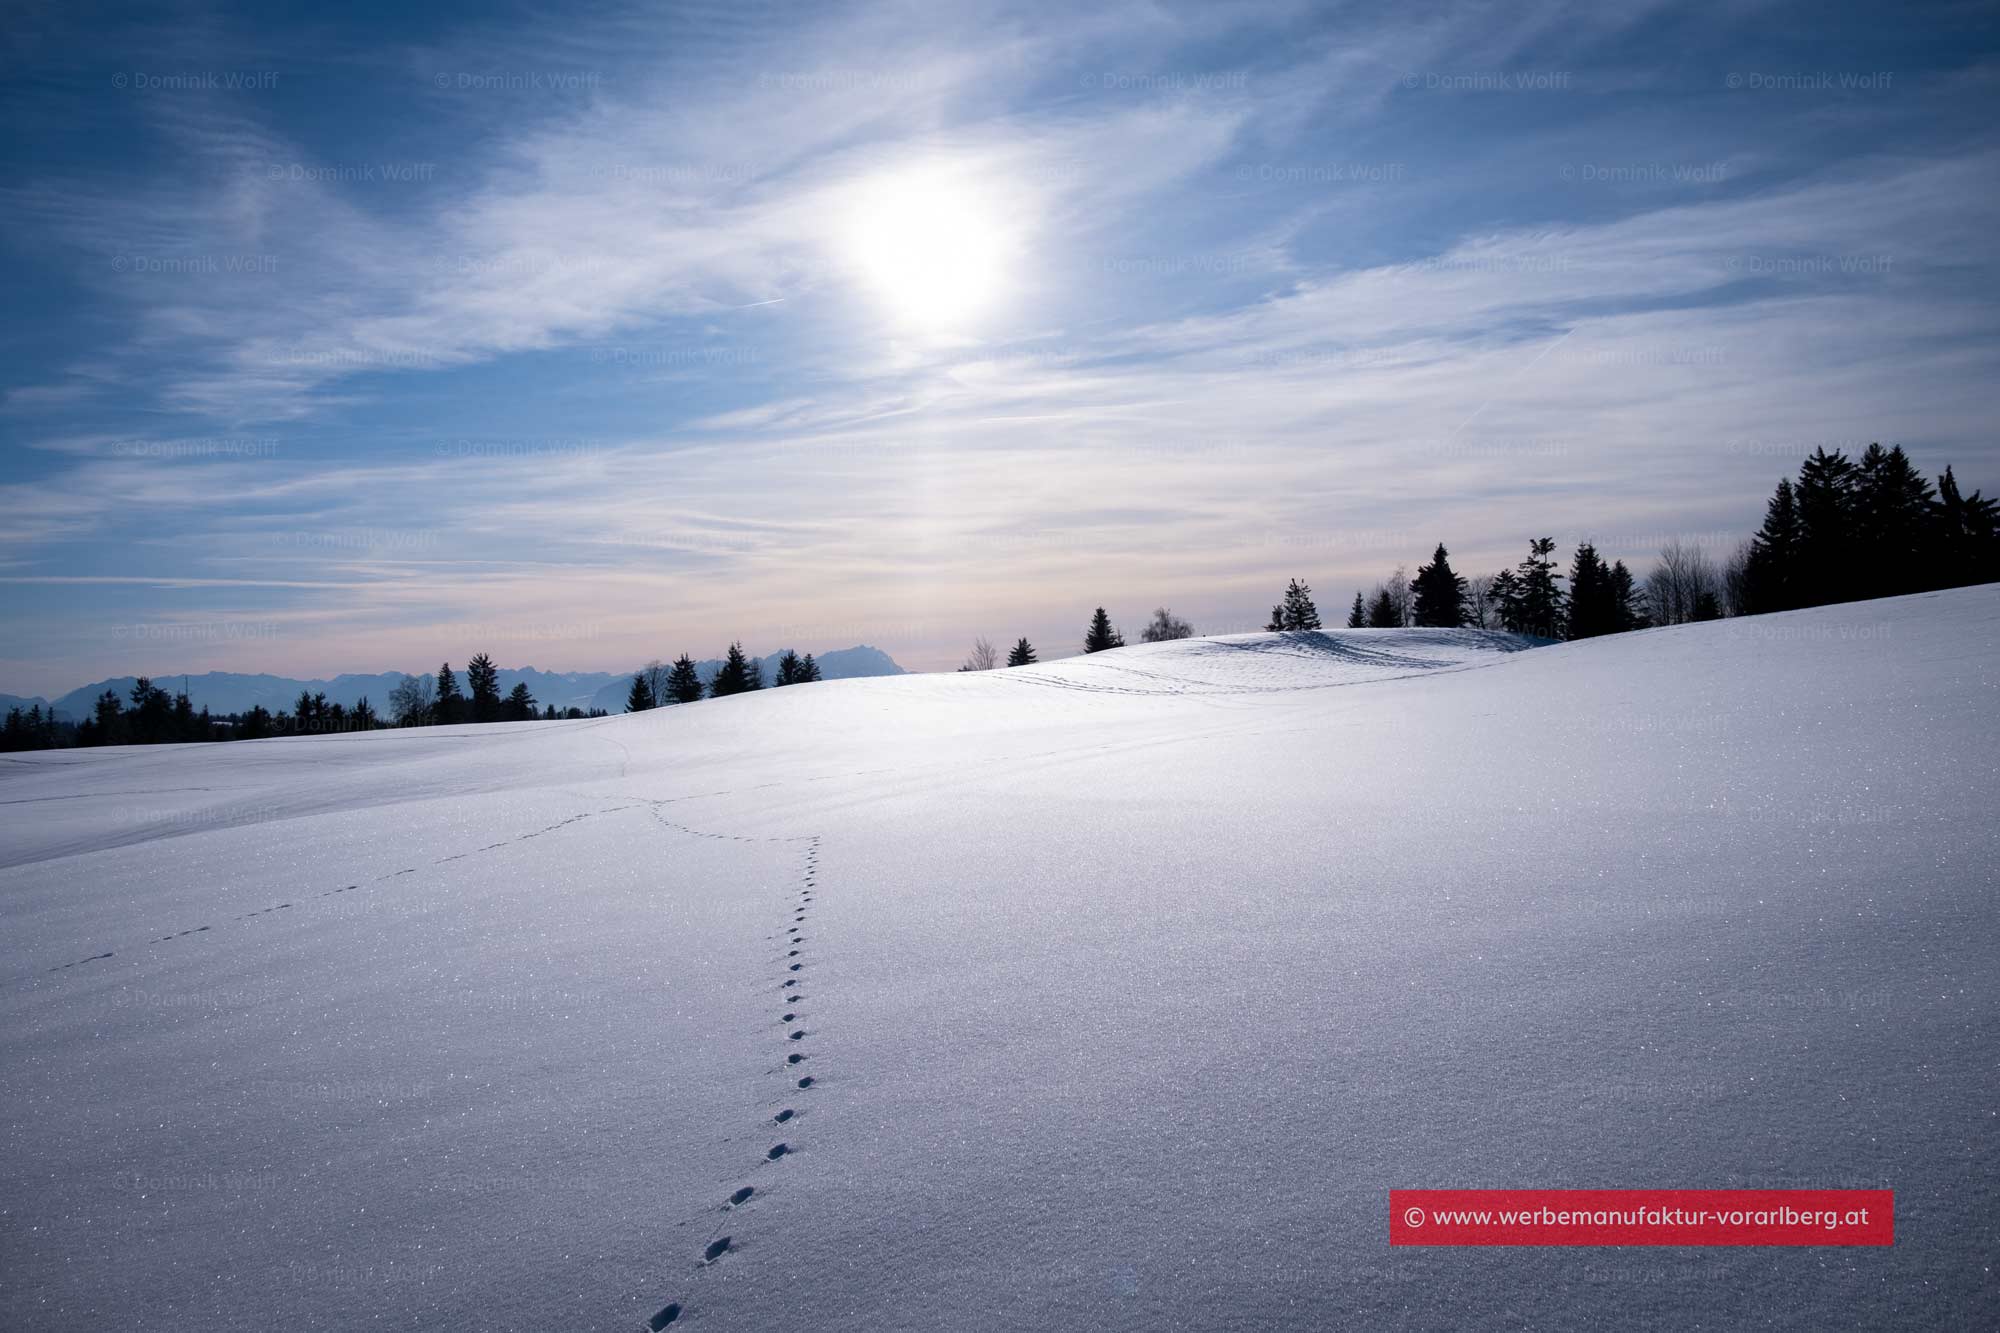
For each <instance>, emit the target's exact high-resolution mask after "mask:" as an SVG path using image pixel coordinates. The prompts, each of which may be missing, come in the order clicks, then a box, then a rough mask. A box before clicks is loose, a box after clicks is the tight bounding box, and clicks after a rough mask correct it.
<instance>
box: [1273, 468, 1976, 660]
mask: <svg viewBox="0 0 2000 1333" xmlns="http://www.w3.org/2000/svg"><path fill="white" fill-rule="evenodd" d="M1995 581H2000V500H1995V499H1992V498H1988V497H1986V496H1983V495H1981V494H1980V493H1979V492H1977V491H1974V492H1973V493H1972V494H1971V495H1966V494H1964V493H1963V492H1961V490H1960V489H1959V485H1958V480H1957V478H1956V477H1954V476H1953V475H1952V471H1951V469H1950V468H1948V467H1947V468H1946V469H1945V470H1944V472H1943V474H1942V475H1940V476H1939V477H1938V479H1937V484H1936V486H1935V487H1933V486H1932V484H1931V483H1930V482H1928V481H1926V480H1925V479H1924V477H1923V475H1922V474H1921V473H1919V472H1918V471H1917V470H1916V468H1915V467H1914V466H1913V465H1912V464H1911V462H1910V460H1909V457H1908V456H1907V455H1906V454H1905V453H1904V452H1903V450H1902V448H1901V446H1896V447H1892V448H1889V449H1884V448H1883V447H1882V446H1881V445H1879V444H1871V445H1869V446H1868V448H1867V450H1866V451H1865V452H1863V454H1862V455H1861V458H1860V460H1859V461H1858V462H1856V461H1853V460H1850V459H1849V458H1847V457H1846V455H1844V454H1842V453H1838V452H1835V453H1828V452H1827V451H1826V450H1824V449H1820V450H1817V451H1815V452H1814V453H1813V455H1812V456H1811V457H1810V458H1808V459H1806V461H1805V463H1804V465H1803V466H1802V467H1801V468H1800V469H1799V476H1798V480H1797V481H1793V480H1791V479H1790V478H1786V479H1785V480H1783V481H1780V482H1779V483H1778V488H1777V491H1776V493H1775V494H1774V495H1773V496H1772V497H1771V500H1770V503H1769V504H1768V506H1766V509H1765V515H1764V524H1763V527H1762V528H1761V529H1759V531H1758V532H1757V534H1756V536H1754V537H1753V538H1751V539H1750V540H1748V541H1746V542H1745V543H1744V544H1743V545H1742V547H1740V548H1739V549H1738V550H1737V552H1736V553H1735V554H1734V555H1733V556H1731V557H1730V558H1729V560H1728V561H1727V562H1726V563H1725V564H1724V565H1723V566H1722V567H1720V568H1718V567H1717V566H1716V565H1715V563H1714V562H1712V561H1711V560H1710V559H1709V557H1708V555H1707V554H1706V553H1705V552H1704V551H1703V550H1702V549H1701V548H1700V547H1699V546H1698V545H1691V544H1686V543H1682V542H1680V541H1670V542H1668V543H1667V545H1666V546H1664V547H1663V548H1661V550H1660V553H1659V560H1658V562H1657V563H1656V564H1655V566H1654V568H1653V569H1652V571H1651V572H1650V573H1649V574H1648V575H1647V576H1646V578H1645V579H1644V580H1643V581H1641V580H1639V579H1637V578H1635V577H1634V575H1633V573H1632V571H1631V570H1630V569H1628V568H1627V567H1626V565H1625V562H1624V561H1623V560H1613V561H1610V562H1608V563H1607V562H1606V561H1605V559H1604V557H1603V556H1602V555H1600V554H1599V552H1598V550H1597V548H1596V547H1595V546H1594V545H1593V544H1592V543H1591V542H1588V541H1585V542H1581V543H1579V544H1578V545H1577V547H1576V550H1575V552H1574V553H1573V555H1572V557H1571V560H1570V562H1569V569H1568V572H1567V573H1564V572H1561V564H1560V561H1559V559H1558V557H1557V553H1556V543H1555V541H1554V539H1553V538H1549V537H1538V538H1535V539H1534V540H1532V541H1531V542H1529V544H1528V553H1527V556H1526V558H1525V559H1523V560H1522V561H1521V562H1520V563H1519V564H1518V565H1515V566H1513V567H1512V568H1509V569H1503V570H1501V571H1500V572H1498V573H1497V574H1493V575H1491V576H1490V577H1484V578H1475V579H1465V578H1462V577H1460V576H1459V574H1458V573H1457V572H1456V571H1455V570H1453V569H1452V567H1451V560H1450V556H1449V554H1448V553H1447V552H1446V550H1445V548H1444V546H1443V544H1442V543H1440V544H1439V546H1438V547H1437V549H1436V551H1435V552H1434V553H1433V554H1432V556H1431V560H1430V563H1429V564H1425V565H1420V566H1418V567H1417V574H1416V577H1415V578H1406V577H1405V576H1404V574H1403V571H1402V570H1400V569H1399V570H1397V571H1396V573H1395V574H1394V575H1393V576H1392V577H1391V578H1390V579H1389V580H1388V581H1387V582H1385V583H1381V584H1378V585H1376V587H1375V589H1374V591H1373V593H1372V594H1367V593H1362V592H1356V593H1355V594H1354V602H1353V604H1352V606H1351V607H1350V608H1349V610H1348V614H1347V626H1348V628H1350V629H1398V628H1402V627H1404V626H1409V625H1422V626H1442V627H1447V628H1449V627H1454V626H1473V627H1479V628H1498V629H1506V630H1511V631H1513V632H1515V633H1518V634H1531V635H1535V636H1537V637H1540V638H1546V639H1587V638H1593V637H1595V636H1597V635H1601V634H1617V633H1621V632H1623V631H1625V630H1631V629H1643V628H1646V627H1648V626H1651V625H1678V624H1684V623H1687V622H1690V621H1701V620H1718V619H1720V618H1722V617H1723V616H1725V615H1753V614H1758V613H1761V612H1766V611H1789V610H1794V609H1797V608H1800V607H1807V606H1824V605H1827V604H1829V603H1834V602H1849V601H1860V600H1864V599H1867V598H1871V597H1894V596H1899V595H1902V594H1905V593H1914V592H1929V591H1933V590H1935V589H1939V588H1956V587H1964V586H1967V585H1971V584H1977V583H1991V582H1995ZM1266 628H1267V629H1271V630H1297V629H1317V628H1319V616H1318V612H1317V611H1316V610H1314V608H1313V606H1312V599H1311V593H1310V590H1308V589H1307V588H1306V586H1305V584H1304V583H1302V582H1300V581H1299V580H1297V579H1293V580H1292V581H1291V584H1290V586H1289V587H1288V588H1286V590H1285V599H1284V601H1283V603H1281V604H1280V605H1278V606H1275V607H1273V608H1272V609H1271V619H1270V622H1269V623H1268V624H1267V625H1266Z"/></svg>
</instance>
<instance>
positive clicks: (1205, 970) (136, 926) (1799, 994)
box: [0, 587, 2000, 1330]
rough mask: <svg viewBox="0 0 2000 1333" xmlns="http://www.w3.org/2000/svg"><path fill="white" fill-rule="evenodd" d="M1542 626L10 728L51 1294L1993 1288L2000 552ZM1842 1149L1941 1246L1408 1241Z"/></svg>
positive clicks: (525, 1314) (182, 1304)
mask: <svg viewBox="0 0 2000 1333" xmlns="http://www.w3.org/2000/svg"><path fill="white" fill-rule="evenodd" d="M1523 647H1525V645H1524V644H1523V643H1522V642H1521V641H1518V640H1513V639H1509V638H1507V637H1505V636H1499V635H1489V634H1481V633H1476V632H1469V631H1454V632H1442V631H1428V632H1427V631H1352V632H1349V631H1342V632H1334V633H1328V634H1323V635H1310V636H1306V635H1292V636H1275V635H1248V636H1237V637H1233V638H1226V639H1207V640H1190V641H1185V642H1181V643H1172V644H1159V645H1150V646H1143V647H1134V648H1129V649H1125V650H1122V651H1118V652H1113V653H1106V654H1100V655H1098V656H1095V657H1091V658H1085V659H1073V660H1070V661H1064V662H1057V663H1053V664H1048V665H1044V666H1039V667H1033V668H1024V669H1019V670H1013V671H1004V672H994V673H987V674H979V675H959V674H951V675H936V676H905V677H896V678H891V679H882V680H857V681H836V682H829V683H826V684H822V685H815V686H807V687H799V688H793V689H786V690H780V691H768V692H765V693H762V694H757V695H748V696H741V697H737V698H731V699H724V700H719V701H709V702H705V703H701V704H697V705H692V706H689V707H684V708H675V709H669V710H661V711H658V712H653V713H647V714H641V715H636V716H630V717H612V718H605V719H599V720H595V721H588V722H574V723H529V724H510V725H502V726H493V727H483V728H462V729H448V730H447V729H434V730H425V731H417V732H384V733H375V734H370V735H346V736H330V737H321V738H312V739H300V740H273V741H260V742H251V743H239V744H235V745H229V746H218V747H155V748H151V749H140V750H124V751H58V752H52V753H45V754H30V755H15V756H7V757H6V762H5V763H3V764H0V802H4V805H0V810H4V811H5V815H4V825H0V865H4V866H5V867H6V868H5V869H0V911H4V922H5V932H4V943H0V973H3V974H4V975H3V976H0V980H4V988H0V1135H4V1140H3V1141H4V1143H5V1149H6V1151H5V1153H4V1161H0V1257H4V1262H0V1324H4V1325H6V1326H7V1327H23V1328H99V1327H120V1328H134V1329H161V1328H176V1329H178V1328H188V1329H245V1330H249V1329H256V1330H265V1329H272V1328H314V1329H321V1328H324V1329H345V1328H359V1327H369V1328H385V1329H386V1328H396V1329H420V1328H421V1329H431V1328H439V1327H468V1328H470V1327H478V1328H483V1329H556V1328H561V1329H593V1328H607V1329H633V1328H643V1327H645V1326H646V1324H647V1323H648V1322H649V1321H653V1322H656V1323H658V1322H663V1321H664V1319H665V1317H666V1315H667V1314H668V1313H672V1314H674V1316H675V1318H676V1323H675V1327H676V1328H679V1327H688V1328H702V1329H777V1328H798V1327H815V1328H834V1329H870V1330H875V1329H940V1328H941V1329H988V1328H1086V1327H1087V1328H1108V1329H1157V1328H1186V1329H1204V1330H1206V1329H1233V1328H1276V1327H1355V1328H1396V1327H1408V1328H1434V1327H1444V1326H1479V1327H1511V1326H1523V1327H1536V1328H1579V1329H1581V1328H1597V1327H1609V1326H1620V1327H1631V1326H1652V1327H1662V1328H1665V1327H1673V1328H1687V1327H1742V1326H1765V1325H1769V1326H1781V1327H1821V1326H1829V1325H1843V1326H1876V1327H1881V1326H1889V1325H1897V1324H1900V1325H1910V1324H1929V1325H1933V1326H1940V1327H1947V1326H1948V1327H1972V1326H1976V1325H1978V1324H1979V1323H1981V1322H1984V1321H1987V1320H1989V1319H1990V1316H1991V1313H1992V1310H1993V1308H1994V1304H1993V1301H1994V1287H1993V1278H1992V1275H1991V1272H1990V1263H1991V1256H1990V1235H1991V1219H1992V1217H1993V1216H1995V1215H1996V1206H2000V1197H1996V1194H2000V1188H1996V1182H2000V1153H1996V1140H1995V1131H1994V1125H1995V1121H1994V1108H1995V1105H1996V1094H2000V1079H1996V1070H1995V1061H1994V1056H1993V1053H1994V1050H1995V1049H1996V1039H2000V1000H1996V995H1997V994H2000V991H1996V987H1995V984H1994V983H1995V981H1996V976H1995V973H1996V970H2000V969H1996V960H2000V908H1996V905H1995V889H1996V878H2000V874H1997V873H1996V872H2000V839H1997V838H1996V836H1995V832H1994V823H1993V811H1994V810H1995V809H1996V808H2000V707H1996V705H2000V698H1996V686H2000V667H1996V661H2000V652H1996V649H2000V588H1995V587H1986V588H1976V589H1967V590H1960V591H1955V592H1949V593H1941V594H1935V595H1930V596H1924V597H1914V598H1904V599H1898V600H1894V601H1884V602H1874V603H1865V604H1857V605H1851V606H1841V607H1830V608H1823V609H1820V610H1815V611H1809V612H1799V613H1794V614H1791V615H1785V616H1773V617H1762V618H1757V619H1751V620H1741V621H1729V622H1722V623H1717V624H1710V625H1699V626H1689V627H1685V628H1680V629H1671V630H1656V631H1649V632H1646V633H1641V634H1634V635H1626V636H1620V637H1617V638H1614V639H1604V640H1596V641H1592V642H1585V643H1578V644H1568V645H1561V646H1554V647H1546V648H1539V649H1535V650H1533V651H1519V650H1520V649H1522V648H1523ZM551 812H553V813H551ZM1787 1184H1791V1185H1799V1186H1814V1185H1818V1186H1877V1187H1889V1188H1893V1189H1894V1190H1896V1192H1897V1222H1898V1226H1897V1235H1898V1239H1897V1244H1896V1246H1895V1248H1894V1249H1892V1250H1886V1251H1878V1250H1828V1251H1820V1250H1811V1249H1786V1250H1753V1249H1733V1250H1724V1249H1716V1250H1643V1251H1612V1250H1533V1249H1526V1250H1486V1251H1472V1250H1435V1249H1425V1250H1410V1249H1398V1250H1394V1251H1392V1250H1391V1249H1390V1248H1389V1247H1388V1244H1387V1228H1388V1191H1389V1189H1390V1188H1391V1187H1407V1186H1432V1187H1446V1186H1549V1187H1562V1186H1572V1187H1583V1186H1630V1187H1642V1186H1675V1185H1678V1186H1688V1187H1727V1186H1747V1185H1787Z"/></svg>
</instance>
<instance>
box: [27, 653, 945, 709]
mask: <svg viewBox="0 0 2000 1333" xmlns="http://www.w3.org/2000/svg"><path fill="white" fill-rule="evenodd" d="M783 655H784V654H783V653H782V652H777V653H772V654H770V655H769V656H767V657H761V658H754V659H752V660H753V661H756V662H757V663H758V664H759V666H760V667H761V668H762V670H763V672H764V683H765V684H766V685H768V684H770V683H771V678H772V676H774V675H775V674H777V663H778V659H779V658H780V657H782V656H783ZM813 660H814V661H816V662H818V663H819V670H820V676H821V677H822V678H823V679H825V680H849V679H852V678H854V677H857V676H901V675H906V674H908V673H906V672H905V671H904V670H903V668H902V667H900V666H898V665H896V663H895V661H894V659H892V658H891V657H890V656H889V654H887V653H885V652H883V651H882V650H881V649H880V648H870V647H868V646H867V645H866V644H858V645H856V646H855V647H852V648H840V649H836V650H835V651H833V652H830V653H818V654H815V655H814V659H813ZM721 666H722V662H721V659H719V658H718V659H715V660H712V661H707V662H697V663H695V670H696V671H698V672H699V673H700V674H701V678H702V680H703V681H708V680H712V679H713V678H714V676H715V673H716V671H717V670H718V669H719V668H720V667H721ZM452 669H453V670H454V671H455V672H456V673H457V674H458V678H459V688H460V689H463V688H464V687H465V665H464V663H462V662H461V663H455V664H453V668H452ZM635 669H636V668H635ZM410 674H412V675H427V674H429V673H428V672H411V673H410ZM403 675H404V673H403V672H401V671H383V672H379V673H377V674H375V675H355V674H348V675H341V676H335V677H334V678H333V679H331V680H295V679H293V678H292V677H290V676H265V675H256V676H245V675H239V674H237V673H236V672H233V671H209V672H204V673H203V674H201V675H199V676H193V675H191V676H187V677H185V678H184V677H182V676H179V675H159V676H154V677H153V678H152V680H153V683H154V684H155V685H158V686H160V687H161V688H162V689H165V690H167V691H168V692H169V693H178V692H179V690H180V688H181V681H182V680H183V679H185V680H186V681H187V692H188V697H189V698H190V699H191V700H192V701H193V702H194V706H195V707H196V708H197V709H201V708H207V709H208V711H209V712H211V713H215V714H217V715H221V714H224V713H241V712H245V711H247V710H249V709H251V708H254V707H256V706H257V705H258V704H262V705H263V706H264V707H265V708H268V709H269V710H271V711H272V712H274V713H275V712H278V711H280V710H284V711H286V712H289V711H290V710H291V707H292V705H293V704H295V703H297V702H298V698H299V692H300V691H301V690H304V691H309V692H311V693H314V694H325V695H326V697H327V700H328V701H329V702H331V703H337V704H341V705H343V706H344V707H348V708H352V707H353V706H354V703H355V701H356V700H358V699H360V698H361V697H362V696H363V695H366V696H367V697H368V701H369V702H370V703H372V704H374V705H375V707H376V709H377V711H380V712H387V711H388V703H389V691H390V690H393V689H395V688H396V684H397V682H398V681H400V680H402V678H403ZM137 679H138V677H136V676H114V677H112V678H111V679H109V680H99V681H93V682H91V683H90V684H88V685H82V686H79V687H78V688H76V689H74V690H71V691H70V692H69V693H68V694H65V695H63V696H61V697H60V698H58V699H56V700H55V701H54V702H55V710H56V716H57V717H59V718H67V719H68V720H70V721H73V722H75V721H82V720H83V719H84V718H86V717H89V716H90V715H91V713H92V712H93V711H95V705H96V702H97V696H98V695H100V694H103V693H104V692H105V691H106V690H111V691H113V692H115V693H116V694H117V695H118V697H119V698H120V699H121V700H124V701H127V702H129V701H130V700H131V697H132V685H133V683H134V682H135V681H136V680H137ZM522 683H524V684H526V685H527V687H528V693H530V694H532V695H534V696H535V704H536V706H537V707H547V706H548V705H549V704H554V705H555V706H556V709H557V711H561V710H563V709H567V708H582V709H586V710H588V709H592V708H602V709H603V710H604V711H605V712H607V713H622V712H624V711H625V695H626V691H627V690H629V689H630V688H631V685H632V673H631V672H630V671H626V672H610V671H537V670H536V669H535V668H534V667H531V666H530V667H518V668H514V667H502V668H500V693H501V694H503V695H505V694H508V693H510V692H511V691H512V690H513V688H514V686H515V685H516V684H522ZM49 702H50V701H49V700H47V699H43V698H40V697H32V696H31V697H22V696H20V695H14V694H0V714H4V713H5V712H6V711H7V710H8V709H9V708H20V709H22V710H23V711H26V710H27V709H28V708H29V707H31V706H33V705H36V704H39V705H41V706H42V708H44V709H47V708H48V707H49Z"/></svg>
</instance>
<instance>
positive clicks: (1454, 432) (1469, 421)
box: [1445, 324, 1576, 440]
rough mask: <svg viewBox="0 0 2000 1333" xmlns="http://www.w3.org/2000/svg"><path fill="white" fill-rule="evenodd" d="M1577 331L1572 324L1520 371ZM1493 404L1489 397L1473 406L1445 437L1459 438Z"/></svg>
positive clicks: (1560, 344) (1536, 361)
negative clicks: (1470, 413)
mask: <svg viewBox="0 0 2000 1333" xmlns="http://www.w3.org/2000/svg"><path fill="white" fill-rule="evenodd" d="M1575 332H1576V326H1575V325H1574V324H1572V325H1571V326H1570V327H1569V329H1568V330H1567V331H1566V332H1565V333H1564V334H1563V336H1562V337H1561V338H1558V339H1556V340H1555V341H1554V342H1552V343H1550V344H1549V345H1548V346H1547V347H1544V348H1543V349H1542V350H1541V351H1539V352H1537V353H1535V359H1534V360H1533V361H1530V362H1529V363H1528V364H1527V365H1525V366H1522V367H1521V369H1520V371H1519V372H1518V373H1520V374H1526V373H1527V372H1528V371H1531V370H1533V369H1534V368H1535V366H1536V364H1537V363H1538V362H1540V361H1541V359H1542V358H1543V357H1545V356H1547V355H1548V354H1549V353H1550V352H1553V351H1555V350H1556V348H1558V347H1561V346H1562V345H1563V339H1565V338H1568V337H1569V335H1570V334H1572V333H1575ZM1492 405H1493V400H1492V399H1491V398H1488V399H1487V400H1486V401H1485V402H1483V403H1481V404H1480V405H1479V406H1477V407H1475V408H1473V409H1472V416H1471V417H1467V418H1466V419H1465V420H1463V421H1461V422H1459V423H1458V425H1457V427H1455V428H1454V429H1453V430H1452V432H1451V434H1449V435H1447V436H1445V438H1446V439H1447V440H1454V439H1457V438H1458V432H1459V431H1462V430H1464V429H1465V428H1466V427H1467V426H1470V425H1471V424H1472V417H1476V416H1478V415H1479V414H1480V413H1481V412H1484V411H1485V410H1486V409H1487V408H1489V407H1491V406H1492Z"/></svg>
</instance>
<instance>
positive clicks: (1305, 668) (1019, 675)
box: [997, 629, 1545, 694]
mask: <svg viewBox="0 0 2000 1333" xmlns="http://www.w3.org/2000/svg"><path fill="white" fill-rule="evenodd" d="M1544 642H1545V641H1544V640H1541V639H1533V638H1529V637H1527V636H1526V635H1521V634H1504V633H1501V632H1500V631H1498V630H1484V629H1336V630H1288V631H1285V632H1283V633H1262V634H1219V635H1214V636H1212V637H1209V638H1200V639H1175V640H1172V641H1170V642H1167V643H1141V644H1134V645H1132V646H1130V647H1126V648H1112V649H1109V650H1107V651H1105V652H1101V653H1091V654H1088V655H1087V656H1083V657H1070V658H1064V659H1062V660H1061V661H1057V662H1045V663H1041V664H1038V665H1036V666H1030V667H1011V668H1008V669H1007V670H1005V671H1002V672H999V673H997V674H998V675H999V677H1000V678H1001V679H1003V680H1007V681H1013V682H1018V683H1020V684H1023V685H1040V686H1046V687H1049V688H1053V689H1064V690H1081V691H1085V692H1088V693H1100V694H1278V693H1286V692H1289V691H1293V690H1324V689H1331V688H1334V687H1337V686H1342V685H1360V684H1365V683H1367V682H1369V681H1377V680H1400V679H1403V678H1405V677H1408V676H1418V675H1425V674H1428V673H1430V672H1434V671H1463V670H1466V669H1468V668H1470V667H1480V666H1490V665H1492V664H1493V663H1495V662H1497V661H1500V660H1501V659H1502V658H1503V657H1505V656H1506V655H1508V654H1510V653H1518V652H1521V651H1523V650H1525V649H1528V648H1536V647H1540V646H1542V644H1543V643H1544Z"/></svg>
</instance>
